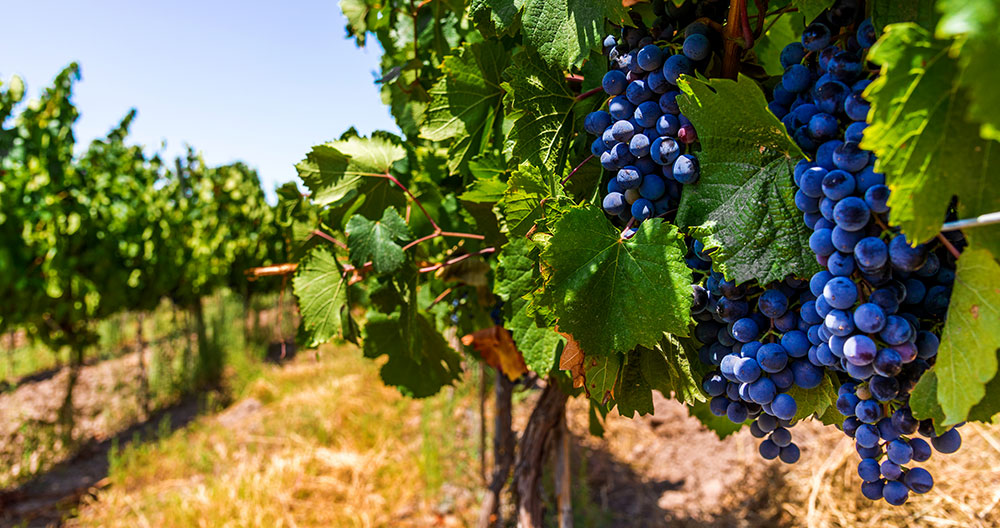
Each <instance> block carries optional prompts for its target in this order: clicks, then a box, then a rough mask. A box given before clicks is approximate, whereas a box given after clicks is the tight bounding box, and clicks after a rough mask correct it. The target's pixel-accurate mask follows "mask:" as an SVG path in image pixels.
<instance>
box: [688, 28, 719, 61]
mask: <svg viewBox="0 0 1000 528" xmlns="http://www.w3.org/2000/svg"><path fill="white" fill-rule="evenodd" d="M683 49H684V55H686V56H687V58H689V59H691V60H693V61H700V60H703V59H706V58H708V56H709V55H710V54H711V53H712V44H711V42H710V41H709V40H708V37H706V36H705V35H702V34H698V33H695V34H692V35H689V36H688V37H687V38H685V39H684V44H683Z"/></svg>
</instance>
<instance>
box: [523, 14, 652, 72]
mask: <svg viewBox="0 0 1000 528" xmlns="http://www.w3.org/2000/svg"><path fill="white" fill-rule="evenodd" d="M523 4H524V12H523V13H522V14H521V34H522V35H524V40H525V42H527V43H528V44H529V45H530V46H531V47H533V48H534V49H535V50H537V51H538V54H539V56H540V57H541V58H542V59H543V60H544V61H545V62H546V63H548V64H550V65H552V66H555V67H556V68H558V69H561V70H568V69H570V68H572V67H575V66H580V64H582V63H583V60H584V59H586V58H587V56H588V55H589V54H590V50H600V49H601V44H602V42H603V40H604V37H605V36H607V31H606V30H605V20H610V21H611V22H613V23H615V24H617V25H619V26H621V25H632V21H631V19H630V18H629V16H628V10H627V9H625V8H624V7H623V6H622V2H621V0H523Z"/></svg>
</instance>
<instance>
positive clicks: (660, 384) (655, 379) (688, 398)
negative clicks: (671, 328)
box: [642, 334, 705, 404]
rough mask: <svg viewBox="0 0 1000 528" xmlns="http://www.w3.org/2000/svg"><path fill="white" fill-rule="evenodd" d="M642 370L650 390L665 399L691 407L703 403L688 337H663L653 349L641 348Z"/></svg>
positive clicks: (696, 361)
mask: <svg viewBox="0 0 1000 528" xmlns="http://www.w3.org/2000/svg"><path fill="white" fill-rule="evenodd" d="M643 350H645V352H644V353H643V355H642V371H643V375H644V376H645V377H646V380H647V381H648V383H649V385H650V387H652V388H653V389H656V390H658V391H660V393H661V394H663V395H664V396H666V397H668V398H669V397H673V398H674V399H676V400H677V401H680V402H682V403H687V404H694V403H697V402H699V401H704V400H705V396H704V395H703V394H702V392H701V389H700V388H699V385H700V382H699V378H700V377H701V376H700V375H699V374H698V373H697V372H696V370H695V366H696V365H697V363H698V353H697V352H696V351H695V350H694V349H693V343H692V342H691V339H690V338H684V337H680V338H679V337H676V336H673V335H669V334H668V335H665V336H664V337H663V339H662V340H661V341H660V344H659V345H657V346H656V348H653V349H643Z"/></svg>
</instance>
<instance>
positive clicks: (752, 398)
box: [688, 241, 824, 464]
mask: <svg viewBox="0 0 1000 528" xmlns="http://www.w3.org/2000/svg"><path fill="white" fill-rule="evenodd" d="M692 253H693V258H692V257H689V258H688V265H689V266H691V267H692V268H695V269H703V270H708V269H710V267H711V256H710V255H707V254H705V249H704V246H703V245H702V244H701V242H699V241H695V242H694V243H693V245H692ZM692 289H693V294H694V304H693V306H692V309H691V311H692V315H693V317H694V319H695V321H697V324H696V326H695V329H694V335H695V338H696V339H697V340H698V341H699V342H701V343H703V346H702V347H701V349H700V350H699V358H700V360H701V362H702V363H705V364H708V365H712V366H714V367H717V368H716V369H715V370H713V371H712V372H710V373H708V374H707V375H706V377H705V379H704V380H703V382H702V388H703V389H704V391H705V392H706V393H707V394H708V395H709V396H711V397H712V399H711V401H710V402H709V409H710V410H711V411H712V413H713V414H715V415H716V416H727V417H728V418H729V419H730V420H731V421H733V422H735V423H740V424H741V423H744V422H746V421H747V419H749V418H754V421H753V423H752V424H751V425H750V432H751V434H753V436H755V437H756V438H764V441H763V442H761V444H760V454H761V456H763V457H764V458H767V459H774V458H780V459H781V460H782V461H783V462H787V463H789V464H792V463H795V462H796V461H798V459H799V456H800V451H799V448H798V446H797V445H795V443H793V442H792V435H791V431H790V429H791V428H792V426H793V425H794V424H795V418H796V413H797V412H798V403H797V402H796V400H795V397H794V396H793V395H792V394H790V391H791V390H792V389H793V388H794V387H799V388H802V389H812V388H814V387H817V386H819V384H820V383H822V382H823V376H824V371H823V369H822V368H821V367H819V366H817V365H814V364H813V363H811V362H810V361H808V360H807V359H806V355H807V352H808V350H809V340H808V338H807V334H806V331H807V330H808V328H809V325H808V324H806V323H805V322H804V321H803V320H802V319H801V318H800V317H799V314H798V310H797V309H796V307H797V306H798V305H800V304H804V303H807V302H811V300H812V299H813V298H814V296H813V295H812V294H811V293H810V292H809V289H808V285H807V283H806V282H805V281H802V280H799V279H796V278H794V277H787V278H786V279H785V280H784V281H782V282H780V283H776V284H772V285H770V286H768V287H767V288H761V287H760V286H758V285H756V284H754V283H749V284H740V285H737V284H735V283H734V282H733V281H729V280H726V279H725V278H724V277H723V276H722V274H720V273H719V272H718V271H711V272H710V273H709V274H708V276H707V277H706V280H705V283H704V286H702V285H701V284H697V283H696V284H694V285H692ZM765 437H766V438H765Z"/></svg>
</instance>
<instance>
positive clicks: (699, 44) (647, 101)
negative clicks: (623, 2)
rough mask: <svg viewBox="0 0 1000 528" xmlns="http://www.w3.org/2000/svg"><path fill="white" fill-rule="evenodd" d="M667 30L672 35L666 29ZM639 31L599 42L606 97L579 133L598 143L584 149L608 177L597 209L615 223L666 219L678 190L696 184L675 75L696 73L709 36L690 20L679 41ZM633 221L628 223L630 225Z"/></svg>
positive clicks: (693, 136) (690, 129)
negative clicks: (604, 106)
mask: <svg viewBox="0 0 1000 528" xmlns="http://www.w3.org/2000/svg"><path fill="white" fill-rule="evenodd" d="M671 32H672V30H671ZM643 33H644V32H643V30H641V29H639V28H632V27H626V28H624V29H623V30H622V38H621V42H618V40H617V39H616V38H615V37H614V36H610V35H609V36H608V37H607V38H606V39H605V41H604V51H605V55H606V56H607V58H608V62H609V69H608V72H607V74H605V75H604V78H603V80H602V82H601V84H602V87H603V89H604V91H605V92H606V93H607V94H608V95H609V96H611V99H610V100H609V101H608V106H607V110H598V111H595V112H591V113H590V114H588V115H587V117H586V120H585V121H584V128H586V130H587V132H589V133H591V134H594V135H596V136H598V137H597V139H595V140H594V142H593V143H592V144H591V152H592V153H593V154H594V156H597V157H598V158H600V161H601V166H602V167H604V169H605V170H607V171H609V172H610V173H611V175H612V177H611V178H610V180H609V181H608V182H607V194H605V195H604V198H603V200H602V205H603V207H604V210H605V211H606V212H607V213H608V214H610V215H616V216H618V217H619V218H620V219H621V221H622V222H625V223H628V222H632V223H633V224H638V223H640V222H642V221H643V220H646V219H647V218H650V217H654V216H662V215H665V214H666V213H667V212H668V211H670V210H672V209H674V208H676V205H677V204H678V203H679V201H680V193H681V187H682V185H684V184H690V183H694V182H696V181H697V180H698V176H699V166H698V158H697V157H695V155H694V154H693V153H692V152H691V150H692V146H693V144H694V143H695V142H697V140H698V135H697V133H696V132H695V129H694V126H692V125H691V122H690V121H689V120H688V119H687V118H686V117H684V115H683V114H681V112H680V109H679V108H678V107H677V101H676V97H677V96H678V95H679V92H678V91H677V78H678V77H679V76H680V75H682V74H688V75H690V74H692V73H694V72H695V70H697V69H699V68H703V67H704V65H706V64H707V62H708V59H709V57H710V56H711V54H712V49H713V45H712V39H711V38H710V35H711V31H710V29H709V28H708V26H706V25H704V24H702V23H693V24H691V25H689V26H687V28H686V29H685V31H684V38H683V41H681V42H680V43H678V42H677V40H678V39H676V38H673V35H666V33H667V32H666V31H663V30H659V31H657V32H656V34H659V35H660V36H661V37H664V38H663V39H662V40H660V41H654V40H653V37H652V36H650V35H649V34H645V35H643ZM633 220H634V221H633Z"/></svg>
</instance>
